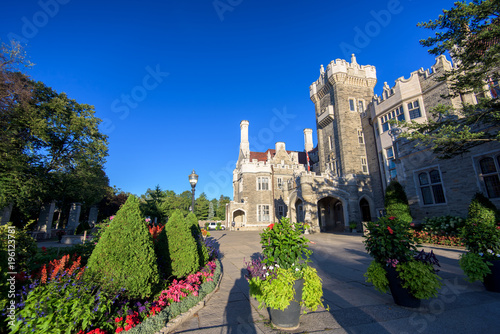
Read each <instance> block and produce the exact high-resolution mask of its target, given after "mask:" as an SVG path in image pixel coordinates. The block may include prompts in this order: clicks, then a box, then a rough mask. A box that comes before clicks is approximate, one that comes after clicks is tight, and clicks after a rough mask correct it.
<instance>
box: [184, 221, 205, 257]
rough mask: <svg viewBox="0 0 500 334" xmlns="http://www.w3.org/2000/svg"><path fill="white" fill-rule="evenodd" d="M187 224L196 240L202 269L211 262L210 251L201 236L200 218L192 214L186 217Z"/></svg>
mask: <svg viewBox="0 0 500 334" xmlns="http://www.w3.org/2000/svg"><path fill="white" fill-rule="evenodd" d="M186 223H187V225H188V226H189V228H190V230H191V234H192V235H193V238H194V239H195V240H196V248H197V250H198V257H199V259H200V267H203V266H204V265H205V264H206V263H207V262H208V260H209V255H208V250H207V247H206V246H205V243H204V242H203V238H202V235H201V229H200V224H198V218H196V215H195V214H194V213H192V212H190V213H189V214H188V215H187V216H186Z"/></svg>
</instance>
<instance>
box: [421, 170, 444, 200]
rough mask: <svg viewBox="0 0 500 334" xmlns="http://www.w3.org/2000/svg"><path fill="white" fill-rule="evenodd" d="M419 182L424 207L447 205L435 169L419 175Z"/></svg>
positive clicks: (437, 172) (439, 177)
mask: <svg viewBox="0 0 500 334" xmlns="http://www.w3.org/2000/svg"><path fill="white" fill-rule="evenodd" d="M418 182H419V185H420V194H421V196H422V201H423V203H424V205H431V204H440V203H446V199H445V197H444V191H443V185H442V182H441V176H440V173H439V171H438V170H436V169H434V170H431V171H429V172H423V173H420V174H418Z"/></svg>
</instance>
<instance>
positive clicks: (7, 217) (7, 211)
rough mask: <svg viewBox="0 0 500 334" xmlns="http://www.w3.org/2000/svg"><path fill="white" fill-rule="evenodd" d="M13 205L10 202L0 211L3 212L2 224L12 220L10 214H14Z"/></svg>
mask: <svg viewBox="0 0 500 334" xmlns="http://www.w3.org/2000/svg"><path fill="white" fill-rule="evenodd" d="M12 207H13V204H12V203H10V204H9V206H6V207H5V208H3V210H2V211H0V212H1V216H0V225H5V224H7V223H8V222H9V221H10V215H11V214H12Z"/></svg>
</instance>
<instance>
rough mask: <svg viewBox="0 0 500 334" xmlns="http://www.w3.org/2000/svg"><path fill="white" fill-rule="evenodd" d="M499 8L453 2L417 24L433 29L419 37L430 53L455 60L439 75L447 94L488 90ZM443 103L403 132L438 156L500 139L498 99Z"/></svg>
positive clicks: (490, 2) (490, 3)
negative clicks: (457, 107)
mask: <svg viewBox="0 0 500 334" xmlns="http://www.w3.org/2000/svg"><path fill="white" fill-rule="evenodd" d="M499 11H500V5H499V2H498V0H482V1H471V2H465V1H464V2H455V4H454V7H453V8H451V9H450V10H443V14H441V15H440V16H439V17H438V18H437V19H435V20H431V21H429V22H423V23H419V26H420V27H424V28H427V29H432V30H435V31H436V34H435V36H433V37H429V38H427V39H425V40H421V41H420V43H421V44H422V45H423V46H425V47H431V49H430V50H429V53H431V54H434V55H441V54H444V53H446V52H448V53H450V54H452V55H453V58H454V61H455V63H456V64H459V66H456V67H453V68H451V69H449V70H447V71H443V72H442V73H440V76H439V78H438V80H440V81H446V82H447V85H448V87H450V90H451V91H450V92H449V98H451V97H457V96H459V95H462V94H471V93H473V92H475V93H479V94H481V93H486V92H487V91H488V88H487V85H485V83H487V82H488V81H489V78H490V77H493V79H498V78H499V77H498V71H497V69H498V68H499V66H500V59H499V57H498V54H499V53H500V44H499V43H498V39H499V38H500V25H499V24H498V15H499ZM456 64H455V65H456ZM446 104H447V105H439V106H438V107H437V108H435V109H434V110H433V111H432V114H433V117H432V118H431V119H430V120H429V121H427V122H425V123H417V122H411V123H406V129H407V131H405V132H404V133H403V134H402V135H403V137H406V138H409V139H412V140H418V141H420V142H421V143H422V144H423V145H428V146H430V147H431V148H432V149H433V150H434V153H436V154H437V155H438V156H439V157H440V158H450V157H453V156H456V155H459V154H463V153H465V152H468V151H469V150H470V148H472V147H474V146H477V145H481V144H483V143H485V142H491V141H500V132H498V130H497V127H498V123H499V120H500V101H499V100H498V99H490V98H485V99H480V100H479V101H478V104H476V105H470V104H465V103H464V104H463V105H462V108H461V110H454V109H453V108H452V107H451V103H450V102H449V101H446ZM457 116H458V117H457ZM488 128H490V129H488Z"/></svg>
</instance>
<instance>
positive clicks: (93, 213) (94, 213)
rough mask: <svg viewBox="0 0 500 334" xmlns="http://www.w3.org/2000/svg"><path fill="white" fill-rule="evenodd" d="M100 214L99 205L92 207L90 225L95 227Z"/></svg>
mask: <svg viewBox="0 0 500 334" xmlns="http://www.w3.org/2000/svg"><path fill="white" fill-rule="evenodd" d="M98 213H99V210H98V208H97V205H92V207H91V208H90V212H89V225H90V226H94V225H95V224H96V223H97V214H98Z"/></svg>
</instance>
